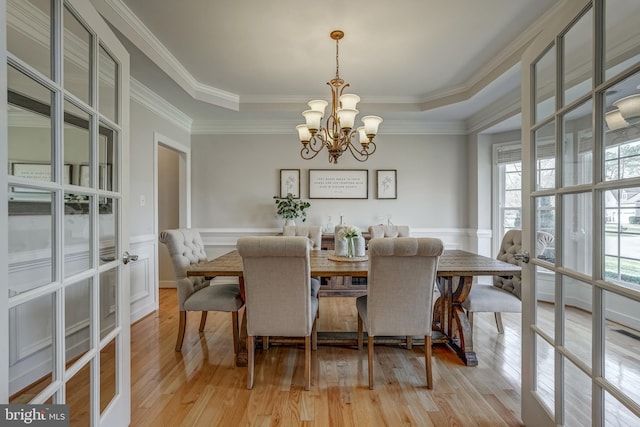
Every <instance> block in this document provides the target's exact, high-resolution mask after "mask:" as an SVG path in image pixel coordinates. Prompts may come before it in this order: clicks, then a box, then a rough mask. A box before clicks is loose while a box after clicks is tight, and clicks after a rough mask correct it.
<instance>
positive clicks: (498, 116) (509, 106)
mask: <svg viewBox="0 0 640 427" xmlns="http://www.w3.org/2000/svg"><path fill="white" fill-rule="evenodd" d="M520 101H521V90H520V88H517V89H514V90H512V91H511V92H509V93H508V94H507V95H505V96H503V97H502V98H500V99H499V100H497V101H495V102H494V103H492V104H491V105H489V106H488V107H486V108H483V109H482V110H480V111H479V112H477V113H476V114H474V115H472V116H471V117H469V118H468V119H467V132H468V133H477V132H481V131H482V130H484V129H488V128H490V127H491V126H493V125H495V124H496V123H500V122H501V121H503V120H505V119H507V118H509V117H511V116H514V115H516V114H518V113H519V112H520V111H521V102H520Z"/></svg>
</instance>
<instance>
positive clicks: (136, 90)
mask: <svg viewBox="0 0 640 427" xmlns="http://www.w3.org/2000/svg"><path fill="white" fill-rule="evenodd" d="M130 95H131V99H132V100H134V101H136V102H138V103H139V104H141V105H143V106H144V107H146V108H147V109H149V110H151V111H153V112H154V113H156V114H157V115H159V116H160V117H162V118H164V119H166V120H169V121H170V122H172V123H173V124H175V125H178V126H179V127H181V128H182V129H184V130H186V131H187V132H191V126H192V124H193V119H191V117H189V116H187V115H186V114H185V113H183V112H182V111H180V110H179V109H177V108H176V107H174V106H173V104H171V103H170V102H169V101H167V100H166V99H164V98H162V97H161V96H159V95H158V94H157V93H155V92H154V91H152V90H151V89H149V88H148V87H146V86H145V85H143V84H142V83H140V82H139V81H138V80H136V79H134V78H133V77H131V92H130Z"/></svg>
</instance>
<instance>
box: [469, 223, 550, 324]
mask: <svg viewBox="0 0 640 427" xmlns="http://www.w3.org/2000/svg"><path fill="white" fill-rule="evenodd" d="M551 243H553V235H551V234H549V233H546V232H544V231H538V232H537V233H536V256H538V255H541V254H542V253H543V252H544V250H545V248H546V247H547V246H548V245H550V244H551ZM521 252H522V231H521V230H509V231H507V232H506V233H505V235H504V237H503V238H502V243H501V244H500V250H499V251H498V255H497V256H496V258H497V259H499V260H500V261H504V262H508V263H511V264H515V265H519V263H520V261H518V260H517V259H516V257H515V255H516V254H519V253H521ZM521 297H522V279H521V275H519V274H518V275H514V276H493V284H484V283H476V284H474V285H473V287H472V288H471V292H469V296H467V298H466V299H465V300H464V302H463V303H462V307H463V308H464V309H465V311H466V312H467V318H468V319H469V326H470V327H471V329H472V330H473V313H477V312H490V313H494V317H495V321H496V327H497V329H498V333H500V334H502V333H504V326H503V324H502V314H501V313H521V312H522V302H521Z"/></svg>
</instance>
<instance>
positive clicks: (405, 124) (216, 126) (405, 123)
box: [191, 120, 468, 135]
mask: <svg viewBox="0 0 640 427" xmlns="http://www.w3.org/2000/svg"><path fill="white" fill-rule="evenodd" d="M297 124H298V122H296V121H293V120H196V121H194V122H193V124H192V126H191V134H192V135H296V130H295V128H296V125H297ZM467 133H468V132H467V129H466V126H465V123H464V121H462V120H459V121H447V122H425V121H420V120H385V122H384V129H381V130H380V132H379V134H380V135H466V134H467Z"/></svg>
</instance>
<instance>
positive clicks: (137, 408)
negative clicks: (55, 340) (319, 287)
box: [131, 289, 522, 427]
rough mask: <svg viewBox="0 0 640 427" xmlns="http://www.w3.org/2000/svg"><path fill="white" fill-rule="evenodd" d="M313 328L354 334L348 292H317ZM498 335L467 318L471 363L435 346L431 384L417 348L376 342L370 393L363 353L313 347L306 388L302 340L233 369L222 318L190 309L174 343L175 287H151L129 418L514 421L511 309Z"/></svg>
mask: <svg viewBox="0 0 640 427" xmlns="http://www.w3.org/2000/svg"><path fill="white" fill-rule="evenodd" d="M320 304H321V306H320V318H319V319H318V322H319V323H318V330H319V331H329V330H334V331H355V330H356V329H357V323H356V322H357V317H356V316H357V311H356V309H355V301H354V299H353V298H323V299H321V303H320ZM503 320H504V324H505V333H504V335H500V334H498V333H497V331H496V329H495V325H494V324H493V316H492V315H491V314H489V313H479V314H477V315H476V322H475V323H476V325H475V328H476V331H475V332H476V335H475V336H474V338H475V348H476V351H477V354H478V360H479V364H478V366H476V367H466V366H464V365H463V364H462V362H461V361H460V360H459V359H458V358H457V357H456V356H455V354H454V353H453V352H452V351H451V350H449V349H448V348H447V347H445V346H442V345H435V346H434V347H433V379H434V388H433V390H428V389H427V388H426V379H425V374H424V353H423V352H424V349H423V347H422V346H419V345H416V346H414V348H413V350H406V349H405V348H402V347H400V346H393V345H376V349H375V355H376V358H375V381H376V388H375V390H369V389H368V383H367V352H366V350H364V351H358V350H357V349H356V348H355V347H346V346H319V348H318V350H317V351H316V352H314V353H313V356H312V387H311V391H308V392H305V391H304V385H303V382H304V380H303V378H304V374H303V372H302V371H303V367H304V351H303V349H302V347H301V346H298V347H296V346H280V345H275V346H271V347H270V348H269V350H268V351H266V352H264V351H262V350H258V351H257V352H256V381H255V387H254V389H253V390H247V389H246V368H237V367H235V366H234V362H233V361H234V355H233V346H232V337H231V319H230V316H229V315H228V314H227V313H214V312H212V313H209V317H208V320H207V325H206V327H205V330H204V332H203V333H202V334H199V333H198V324H199V314H197V313H189V315H188V320H187V332H186V336H185V341H184V345H183V348H182V352H180V353H176V352H175V351H174V344H175V339H176V332H177V329H178V311H177V299H176V294H175V290H172V289H161V290H160V309H159V310H158V311H157V312H156V313H153V314H151V315H149V316H147V317H146V318H144V319H142V320H141V321H139V322H137V323H136V324H134V325H133V326H132V328H131V338H132V348H131V373H132V378H131V384H132V407H131V409H132V423H131V425H132V426H239V425H255V426H276V425H285V426H288V425H301V426H365V425H366V426H378V425H380V426H383V425H386V426H397V425H419V426H447V425H449V426H465V427H466V426H492V427H493V426H520V425H522V423H521V421H520V415H519V413H520V338H519V336H520V334H519V331H520V315H517V314H516V315H512V314H504V315H503Z"/></svg>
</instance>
